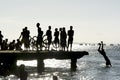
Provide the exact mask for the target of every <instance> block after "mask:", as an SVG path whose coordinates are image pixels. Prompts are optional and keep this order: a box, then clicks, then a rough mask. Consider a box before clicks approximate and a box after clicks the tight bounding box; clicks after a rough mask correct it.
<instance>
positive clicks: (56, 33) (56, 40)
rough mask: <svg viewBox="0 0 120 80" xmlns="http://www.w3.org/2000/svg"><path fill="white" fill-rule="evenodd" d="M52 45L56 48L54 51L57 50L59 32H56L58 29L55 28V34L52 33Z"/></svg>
mask: <svg viewBox="0 0 120 80" xmlns="http://www.w3.org/2000/svg"><path fill="white" fill-rule="evenodd" d="M54 36H55V38H54V43H55V46H56V49H57V45H58V46H59V31H58V28H55V32H54Z"/></svg>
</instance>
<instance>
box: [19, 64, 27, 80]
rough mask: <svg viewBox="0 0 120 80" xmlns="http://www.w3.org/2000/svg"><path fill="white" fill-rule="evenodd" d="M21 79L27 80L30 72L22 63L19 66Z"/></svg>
mask: <svg viewBox="0 0 120 80" xmlns="http://www.w3.org/2000/svg"><path fill="white" fill-rule="evenodd" d="M19 76H20V80H27V77H28V72H27V71H25V65H23V64H21V65H20V67H19Z"/></svg>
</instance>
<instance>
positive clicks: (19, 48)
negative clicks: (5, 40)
mask: <svg viewBox="0 0 120 80" xmlns="http://www.w3.org/2000/svg"><path fill="white" fill-rule="evenodd" d="M21 46H22V43H21V42H20V40H19V39H17V43H16V44H15V48H16V50H22V48H21Z"/></svg>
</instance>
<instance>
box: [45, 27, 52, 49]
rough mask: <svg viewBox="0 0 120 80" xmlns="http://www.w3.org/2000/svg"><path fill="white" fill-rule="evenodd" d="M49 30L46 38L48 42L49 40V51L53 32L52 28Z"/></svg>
mask: <svg viewBox="0 0 120 80" xmlns="http://www.w3.org/2000/svg"><path fill="white" fill-rule="evenodd" d="M48 28H49V29H48V30H47V31H46V36H47V40H48V50H49V48H50V44H51V42H52V31H51V26H48Z"/></svg>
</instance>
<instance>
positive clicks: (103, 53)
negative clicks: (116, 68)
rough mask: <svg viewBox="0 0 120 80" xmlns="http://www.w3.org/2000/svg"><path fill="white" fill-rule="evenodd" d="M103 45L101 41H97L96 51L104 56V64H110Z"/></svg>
mask: <svg viewBox="0 0 120 80" xmlns="http://www.w3.org/2000/svg"><path fill="white" fill-rule="evenodd" d="M103 46H104V44H103V41H101V43H99V48H98V52H99V53H100V54H101V55H102V56H103V57H104V59H105V61H106V66H111V62H110V59H109V58H108V57H107V55H106V52H105V50H104V48H103Z"/></svg>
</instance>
